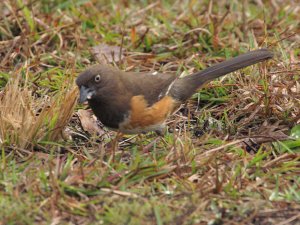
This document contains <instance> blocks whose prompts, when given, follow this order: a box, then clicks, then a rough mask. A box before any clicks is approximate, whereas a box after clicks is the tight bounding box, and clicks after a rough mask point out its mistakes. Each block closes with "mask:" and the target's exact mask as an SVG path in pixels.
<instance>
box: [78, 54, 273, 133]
mask: <svg viewBox="0 0 300 225" xmlns="http://www.w3.org/2000/svg"><path fill="white" fill-rule="evenodd" d="M272 57H273V53H272V52H270V51H269V50H267V49H259V50H255V51H250V52H248V53H246V54H243V55H240V56H237V57H235V58H232V59H229V60H227V61H224V62H221V63H218V64H216V65H213V66H211V67H209V68H207V69H205V70H202V71H200V72H197V73H194V74H192V75H189V76H186V77H183V78H178V77H176V76H175V75H173V74H161V73H157V72H155V73H135V72H123V71H120V70H118V69H115V68H113V67H111V66H108V65H94V66H92V67H90V68H88V69H87V70H85V71H84V72H82V73H81V74H80V75H79V76H78V78H77V80H76V83H77V85H78V87H79V89H80V102H85V101H88V103H89V106H90V107H91V108H92V110H93V112H94V114H95V115H96V116H97V118H98V119H99V120H100V121H101V122H102V123H103V124H104V125H105V126H107V127H108V128H111V129H113V130H116V131H119V132H121V133H124V134H135V133H145V132H148V131H157V132H161V131H162V130H163V129H164V127H165V121H166V119H167V118H168V116H169V115H171V114H172V113H173V112H174V111H175V110H176V109H177V108H178V107H179V106H180V105H181V104H182V103H184V102H185V101H186V100H187V99H188V98H190V97H191V96H192V95H193V93H195V92H196V90H197V89H198V88H200V87H201V86H202V85H203V84H205V83H206V82H208V81H210V80H213V79H215V78H218V77H220V76H223V75H225V74H228V73H230V72H233V71H235V70H238V69H241V68H244V67H247V66H250V65H253V64H255V63H258V62H262V61H265V60H267V59H270V58H272Z"/></svg>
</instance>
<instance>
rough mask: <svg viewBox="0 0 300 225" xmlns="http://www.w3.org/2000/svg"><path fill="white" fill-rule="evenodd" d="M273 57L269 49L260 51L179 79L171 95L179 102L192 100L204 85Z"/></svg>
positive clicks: (171, 90) (251, 52) (170, 91)
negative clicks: (197, 90)
mask: <svg viewBox="0 0 300 225" xmlns="http://www.w3.org/2000/svg"><path fill="white" fill-rule="evenodd" d="M272 57H273V53H272V52H270V51H269V50H267V49H259V50H254V51H250V52H247V53H245V54H242V55H239V56H237V57H234V58H232V59H229V60H226V61H224V62H221V63H218V64H216V65H213V66H211V67H209V68H207V69H205V70H202V71H200V72H197V73H194V74H192V75H189V76H186V77H184V78H181V79H177V80H176V81H175V83H174V84H173V86H172V87H171V89H170V90H169V95H171V96H172V97H174V98H175V99H177V100H179V101H185V100H186V99H188V98H190V97H191V96H192V95H193V94H194V93H195V91H196V89H198V88H199V87H200V86H201V85H203V84H204V83H206V82H208V81H210V80H213V79H215V78H218V77H220V76H223V75H225V74H228V73H231V72H233V71H236V70H238V69H241V68H244V67H247V66H250V65H253V64H255V63H258V62H262V61H265V60H268V59H271V58H272Z"/></svg>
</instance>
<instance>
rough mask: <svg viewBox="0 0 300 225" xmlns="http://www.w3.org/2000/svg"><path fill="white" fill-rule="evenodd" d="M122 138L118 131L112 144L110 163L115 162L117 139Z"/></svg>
mask: <svg viewBox="0 0 300 225" xmlns="http://www.w3.org/2000/svg"><path fill="white" fill-rule="evenodd" d="M122 136H123V133H122V132H120V131H118V132H117V135H116V137H115V138H114V140H113V142H112V162H115V154H116V151H117V149H118V144H119V139H120V138H121V137H122Z"/></svg>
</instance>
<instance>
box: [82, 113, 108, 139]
mask: <svg viewBox="0 0 300 225" xmlns="http://www.w3.org/2000/svg"><path fill="white" fill-rule="evenodd" d="M77 114H78V117H79V120H80V122H81V126H82V128H83V130H84V131H86V132H88V133H89V134H91V135H99V136H101V135H102V134H104V131H103V130H102V129H101V128H100V127H99V126H98V124H97V119H96V118H95V117H94V116H93V114H92V112H91V111H89V110H84V109H79V110H78V112H77Z"/></svg>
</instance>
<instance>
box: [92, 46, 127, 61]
mask: <svg viewBox="0 0 300 225" xmlns="http://www.w3.org/2000/svg"><path fill="white" fill-rule="evenodd" d="M91 53H92V54H93V55H94V57H95V59H96V60H97V61H98V62H99V63H100V64H107V63H111V62H119V61H120V60H122V59H123V58H124V55H123V50H122V49H121V47H119V46H112V45H107V44H100V45H97V46H94V47H92V48H91Z"/></svg>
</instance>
